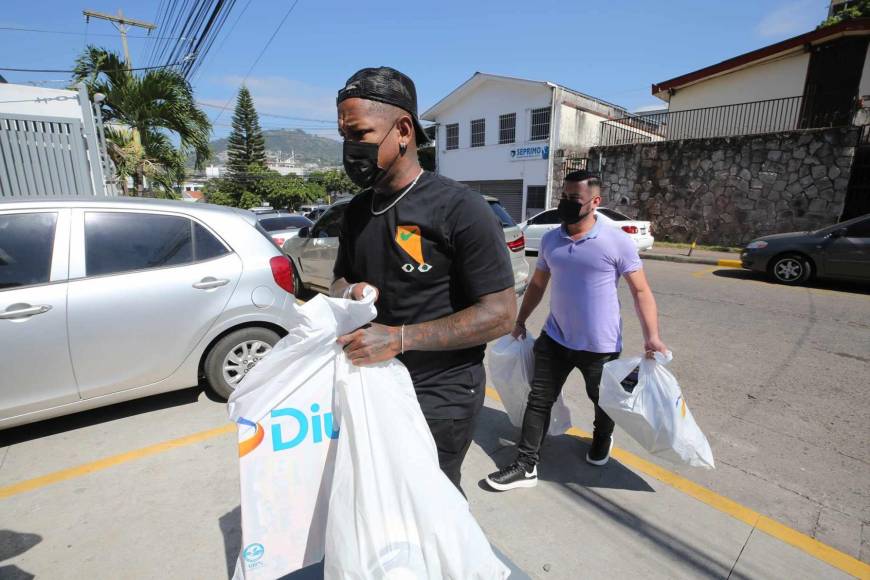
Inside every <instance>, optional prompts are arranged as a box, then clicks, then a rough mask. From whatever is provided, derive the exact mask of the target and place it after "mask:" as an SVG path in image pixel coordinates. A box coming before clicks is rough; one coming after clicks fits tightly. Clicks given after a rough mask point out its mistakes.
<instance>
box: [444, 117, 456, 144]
mask: <svg viewBox="0 0 870 580" xmlns="http://www.w3.org/2000/svg"><path fill="white" fill-rule="evenodd" d="M445 129H446V130H447V149H459V123H453V124H451V125H445Z"/></svg>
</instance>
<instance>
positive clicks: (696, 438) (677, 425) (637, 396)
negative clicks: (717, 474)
mask: <svg viewBox="0 0 870 580" xmlns="http://www.w3.org/2000/svg"><path fill="white" fill-rule="evenodd" d="M672 359H673V355H672V354H671V353H670V352H668V353H667V355H663V354H661V353H658V352H657V353H655V358H654V359H646V358H644V359H642V358H640V357H635V358H624V359H618V360H614V361H611V362H609V363H607V364H605V365H604V373H603V376H602V379H601V390H600V393H599V399H598V405H599V406H600V407H601V408H602V409H604V411H605V412H606V413H607V414H608V415H609V416H610V418H611V419H613V421H614V422H615V423H616V424H617V425H619V426H620V427H622V429H624V430H625V431H626V432H627V433H628V434H629V435H631V436H632V437H633V438H634V439H635V440H636V441H637V442H638V443H640V444H641V445H643V447H644V448H645V449H646V450H647V451H649V452H650V453H652V454H653V455H656V456H658V457H662V458H664V459H667V460H669V461H673V462H683V463H688V464H689V465H692V466H694V467H705V468H707V469H713V468H714V467H715V464H714V462H713V452H712V451H711V450H710V444H709V443H708V442H707V438H706V437H705V436H704V433H702V432H701V429H700V428H699V427H698V424H697V423H695V419H694V417H692V412H691V411H689V407H688V406H687V405H686V400H685V398H684V397H683V393H682V391H681V390H680V385H679V384H678V383H677V379H675V378H674V375H672V374H671V373H670V372H669V371H668V370H667V369H666V368H665V365H666V364H668V363H669V362H671V360H672ZM638 365H640V370H639V372H638V381H637V385H636V386H635V387H634V389H633V390H632V392H631V393H629V392H627V391H626V390H625V389H624V388H623V387H622V385H621V384H620V383H621V382H622V381H623V379H625V378H626V377H627V376H628V375H629V374H630V373H631V371H633V370H634V369H635V368H636V367H637V366H638Z"/></svg>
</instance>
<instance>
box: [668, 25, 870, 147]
mask: <svg viewBox="0 0 870 580" xmlns="http://www.w3.org/2000/svg"><path fill="white" fill-rule="evenodd" d="M868 41H870V19H867V18H863V19H856V20H847V21H844V22H841V23H839V24H835V25H833V26H828V27H825V28H820V29H817V30H812V31H810V32H807V33H805V34H801V35H799V36H795V37H793V38H789V39H787V40H783V41H782V42H777V43H775V44H771V45H769V46H765V47H762V48H759V49H757V50H753V51H751V52H748V53H746V54H742V55H739V56H735V57H733V58H729V59H728V60H725V61H722V62H719V63H716V64H713V65H711V66H708V67H704V68H702V69H699V70H696V71H693V72H690V73H687V74H684V75H680V76H678V77H675V78H673V79H670V80H667V81H663V82H660V83H656V84H654V85H653V86H652V93H653V94H654V95H655V96H657V97H659V98H660V99H662V100H663V101H665V102H667V103H668V109H669V111H670V112H671V113H674V112H677V111H693V110H697V109H705V108H709V107H723V106H731V105H738V104H744V103H761V102H768V101H776V102H770V103H769V104H767V105H763V106H762V105H756V106H755V109H759V108H761V113H762V115H755V117H756V118H759V117H763V118H765V119H767V121H768V122H769V123H772V124H774V125H775V124H776V123H779V124H781V125H785V124H787V123H789V122H797V123H798V125H803V126H808V125H814V126H830V125H832V124H836V123H837V122H838V121H839V120H840V119H841V118H842V117H847V118H848V117H850V116H851V115H852V114H854V112H855V110H856V105H858V104H859V100H860V99H861V98H863V97H865V96H868V95H870V49H868ZM781 99H790V100H787V101H780V100H781ZM738 111H739V110H738V109H736V108H734V109H733V110H732V111H731V115H730V117H728V118H727V121H728V122H731V121H732V119H734V118H735V117H736V116H737V114H738ZM699 115H700V113H699ZM722 117H723V119H725V118H726V117H727V115H725V114H723V115H722ZM711 118H713V115H712V113H708V114H707V117H706V118H705V123H709V119H711ZM723 122H725V121H723ZM752 122H753V119H748V120H747V123H750V124H751V123H752ZM793 128H803V127H801V126H798V127H789V126H783V127H776V126H774V127H770V128H769V129H770V130H788V129H793Z"/></svg>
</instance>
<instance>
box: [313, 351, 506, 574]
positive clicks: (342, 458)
mask: <svg viewBox="0 0 870 580" xmlns="http://www.w3.org/2000/svg"><path fill="white" fill-rule="evenodd" d="M335 368H336V370H335V377H336V384H335V388H336V400H337V402H338V405H337V407H338V409H340V411H339V412H338V413H337V415H336V417H337V419H338V420H339V424H340V427H339V428H340V431H341V436H340V437H339V439H338V451H337V454H336V457H335V473H334V475H333V480H332V493H331V496H330V498H329V515H328V519H327V525H326V561H325V577H326V578H327V579H335V580H339V579H341V580H345V579H360V580H362V579H368V578H390V579H395V580H400V579H420V580H423V579H432V580H435V579H441V578H456V579H463V580H466V579H467V580H475V579H480V580H490V579H492V580H501V579H503V578H507V576H508V575H509V574H510V571H509V569H508V568H507V567H506V566H505V565H504V564H503V563H502V562H501V561H500V560H499V559H498V558H497V557H496V556H495V554H494V553H493V551H492V548H491V547H490V545H489V542H488V541H487V539H486V536H484V534H483V531H482V530H481V529H480V526H478V524H477V522H476V521H475V519H474V517H473V516H472V515H471V512H470V511H469V509H468V502H467V501H466V500H465V498H464V497H462V494H461V493H459V491H458V490H457V489H456V487H454V485H453V484H452V483H451V482H450V480H449V479H447V476H445V475H444V473H442V471H441V469H440V468H439V467H438V451H437V450H436V448H435V442H434V440H433V439H432V435H431V433H430V431H429V427H428V425H427V424H426V420H425V419H424V418H423V413H422V411H420V405H419V403H418V402H417V396H416V395H415V393H414V387H413V384H412V383H411V377H410V375H409V374H408V371H407V369H405V367H404V366H403V365H402V364H401V363H398V362H397V361H395V360H393V361H390V362H386V363H381V364H378V365H374V366H367V367H363V368H359V367H354V366H352V365H351V364H350V363H349V362H348V361H347V358H346V357H344V356H342V357H339V358H337V359H336V361H335Z"/></svg>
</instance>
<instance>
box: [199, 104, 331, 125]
mask: <svg viewBox="0 0 870 580" xmlns="http://www.w3.org/2000/svg"><path fill="white" fill-rule="evenodd" d="M196 104H197V105H199V106H200V107H210V108H212V109H222V108H223V107H221V106H220V105H213V104H211V103H204V102H202V101H197V102H196ZM257 115H259V116H260V117H275V118H277V119H287V120H290V121H308V122H310V123H329V124H331V125H336V122H335V119H329V120H327V119H310V118H307V117H291V116H289V115H279V114H277V113H261V112H260V111H257Z"/></svg>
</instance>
